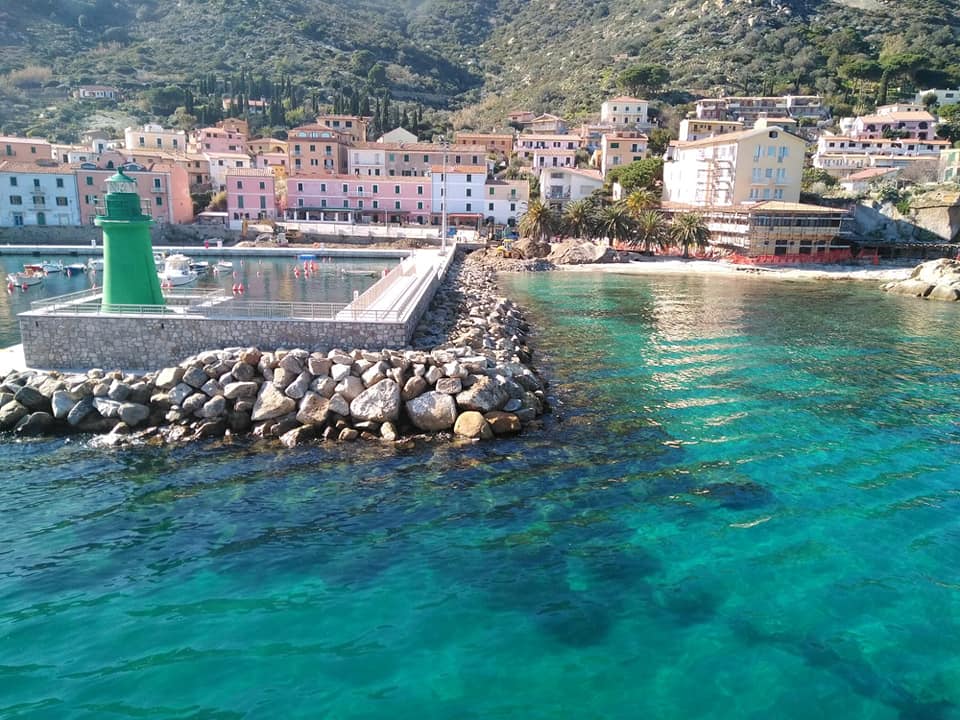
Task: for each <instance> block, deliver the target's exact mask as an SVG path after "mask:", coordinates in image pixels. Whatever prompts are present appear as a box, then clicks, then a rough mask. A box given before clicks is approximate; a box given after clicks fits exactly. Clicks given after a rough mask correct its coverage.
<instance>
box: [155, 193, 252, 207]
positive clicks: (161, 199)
mask: <svg viewBox="0 0 960 720" xmlns="http://www.w3.org/2000/svg"><path fill="white" fill-rule="evenodd" d="M161 205H163V198H162V197H160V196H159V195H158V196H157V207H160V206H161ZM241 207H243V206H242V205H241Z"/></svg>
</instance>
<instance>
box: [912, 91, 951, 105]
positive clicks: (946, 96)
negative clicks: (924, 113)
mask: <svg viewBox="0 0 960 720" xmlns="http://www.w3.org/2000/svg"><path fill="white" fill-rule="evenodd" d="M931 94H932V95H936V96H937V104H938V105H956V104H957V103H958V102H960V88H957V89H956V90H941V89H940V88H930V89H929V90H921V91H920V92H918V93H917V95H916V97H915V98H914V102H915V103H916V104H917V105H920V106H922V105H923V100H924V98H925V97H927V95H931Z"/></svg>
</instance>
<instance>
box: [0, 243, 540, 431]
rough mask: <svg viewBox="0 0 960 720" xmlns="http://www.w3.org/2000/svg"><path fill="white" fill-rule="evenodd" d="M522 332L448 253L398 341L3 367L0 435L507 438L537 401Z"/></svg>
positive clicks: (504, 303)
mask: <svg viewBox="0 0 960 720" xmlns="http://www.w3.org/2000/svg"><path fill="white" fill-rule="evenodd" d="M528 333H529V326H528V325H527V323H526V321H525V320H524V318H523V316H522V314H521V312H520V310H519V308H518V307H517V306H516V305H515V304H514V303H512V302H511V301H510V300H508V299H506V298H503V297H500V296H499V295H498V292H497V285H496V275H495V271H494V269H492V268H491V267H489V266H488V265H486V264H485V263H484V262H483V261H482V259H481V258H479V257H478V258H471V257H470V256H466V257H464V256H462V255H461V256H458V257H457V258H456V259H455V261H454V262H453V264H452V265H451V268H450V270H449V272H448V275H447V279H446V280H445V282H444V284H443V286H441V288H440V289H439V290H438V292H437V295H436V297H435V298H434V301H433V303H432V304H431V306H430V308H429V309H428V311H427V312H426V313H425V315H424V317H423V319H422V320H421V321H420V324H419V326H418V329H417V332H416V333H415V335H414V338H413V341H412V343H411V347H410V348H408V349H404V350H377V351H371V350H366V349H352V350H344V349H340V348H332V349H324V350H312V351H311V350H307V349H278V350H273V351H266V350H262V349H259V348H226V349H220V350H211V351H208V352H204V353H200V354H198V355H195V356H192V357H189V358H186V359H185V360H183V361H182V362H181V363H180V364H179V365H177V366H175V367H167V368H164V369H162V370H159V371H157V372H151V373H146V374H142V375H134V374H124V373H123V372H121V371H119V370H114V371H104V370H102V369H92V370H89V371H88V372H86V373H60V372H54V371H51V372H42V371H34V370H27V371H23V372H16V371H15V372H11V373H9V374H7V375H6V376H5V377H0V431H12V432H13V433H14V434H16V435H19V436H37V435H61V434H67V433H88V434H89V433H92V434H97V435H103V436H104V437H103V439H102V440H101V441H102V442H104V443H106V444H108V445H114V444H123V443H125V442H135V441H151V442H158V443H163V442H170V443H172V442H184V441H191V440H198V439H203V438H216V437H224V436H247V435H249V436H252V437H255V438H275V439H277V440H278V441H279V442H280V443H282V444H283V445H285V446H287V447H294V446H297V445H302V444H304V443H308V442H315V441H319V440H335V441H352V440H356V439H358V438H360V439H366V440H379V441H386V442H401V443H408V442H411V441H412V438H414V437H417V436H431V437H436V436H443V437H452V436H459V437H464V438H470V439H491V438H493V437H495V436H500V435H514V434H517V433H519V432H521V431H522V429H523V428H524V427H525V426H529V425H530V424H531V423H533V422H535V421H536V419H537V418H538V417H539V416H541V415H542V414H543V413H544V412H545V411H547V410H548V408H549V398H548V397H547V396H546V394H545V391H546V383H545V382H544V381H543V379H542V378H541V377H540V375H539V374H538V373H537V372H536V370H535V369H534V368H533V367H532V365H531V361H532V352H531V350H530V347H529V345H528V344H527V343H528V341H527V338H528Z"/></svg>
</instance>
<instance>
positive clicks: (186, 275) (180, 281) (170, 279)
mask: <svg viewBox="0 0 960 720" xmlns="http://www.w3.org/2000/svg"><path fill="white" fill-rule="evenodd" d="M157 277H159V278H160V283H161V284H162V285H167V286H177V285H189V284H190V283H192V282H194V281H195V280H196V279H197V278H198V277H199V276H198V275H197V273H196V271H194V270H191V269H190V258H188V257H187V256H186V255H179V254H177V255H168V256H167V258H166V261H165V262H164V264H163V270H161V271H160V272H158V273H157Z"/></svg>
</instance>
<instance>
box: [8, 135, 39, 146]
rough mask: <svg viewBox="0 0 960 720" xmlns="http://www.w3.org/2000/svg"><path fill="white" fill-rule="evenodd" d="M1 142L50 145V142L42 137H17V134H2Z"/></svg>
mask: <svg viewBox="0 0 960 720" xmlns="http://www.w3.org/2000/svg"><path fill="white" fill-rule="evenodd" d="M0 142H7V143H25V144H29V145H49V144H50V143H49V142H47V141H46V140H41V139H40V138H28V137H16V136H15V135H0Z"/></svg>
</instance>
